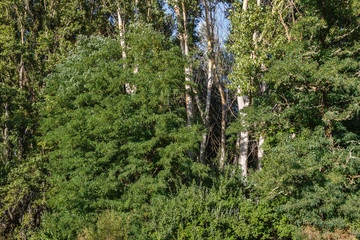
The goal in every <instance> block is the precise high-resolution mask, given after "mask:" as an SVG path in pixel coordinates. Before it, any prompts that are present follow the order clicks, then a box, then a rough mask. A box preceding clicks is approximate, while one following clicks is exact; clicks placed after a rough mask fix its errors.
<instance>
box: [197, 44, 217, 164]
mask: <svg viewBox="0 0 360 240" xmlns="http://www.w3.org/2000/svg"><path fill="white" fill-rule="evenodd" d="M209 46H211V42H210V41H209V40H208V47H209ZM213 83H214V78H213V62H212V61H211V59H210V58H209V59H208V68H207V87H206V99H205V112H204V127H205V129H206V130H208V129H209V117H210V105H211V94H212V85H213ZM207 137H208V133H207V132H205V133H204V134H203V135H202V140H201V145H200V157H199V158H200V161H201V162H202V161H204V157H205V149H206V143H207Z"/></svg>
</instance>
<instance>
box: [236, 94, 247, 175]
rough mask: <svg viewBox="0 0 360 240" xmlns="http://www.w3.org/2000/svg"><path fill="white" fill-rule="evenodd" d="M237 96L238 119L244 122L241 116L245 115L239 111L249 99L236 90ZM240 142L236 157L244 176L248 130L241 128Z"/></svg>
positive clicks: (245, 105) (245, 173) (245, 171)
mask: <svg viewBox="0 0 360 240" xmlns="http://www.w3.org/2000/svg"><path fill="white" fill-rule="evenodd" d="M238 93H239V96H238V97H237V102H238V108H239V117H240V118H241V119H240V121H241V122H242V123H243V124H244V122H243V120H242V118H244V117H245V114H244V113H242V112H241V111H242V110H243V109H244V108H245V107H247V106H249V100H248V98H247V97H246V96H241V92H240V91H238ZM238 141H239V142H240V144H239V147H240V148H239V149H238V150H239V157H238V165H239V166H240V168H241V170H242V175H243V176H244V177H246V176H247V172H248V152H249V132H248V131H247V130H242V131H241V132H240V139H238Z"/></svg>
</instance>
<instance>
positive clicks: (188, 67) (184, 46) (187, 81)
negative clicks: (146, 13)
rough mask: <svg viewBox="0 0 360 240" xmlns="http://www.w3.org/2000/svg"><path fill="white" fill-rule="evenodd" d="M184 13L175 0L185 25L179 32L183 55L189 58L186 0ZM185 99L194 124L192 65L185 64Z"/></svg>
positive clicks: (176, 11)
mask: <svg viewBox="0 0 360 240" xmlns="http://www.w3.org/2000/svg"><path fill="white" fill-rule="evenodd" d="M181 6H182V14H181V13H180V5H179V0H176V1H175V5H174V10H175V15H176V19H177V22H178V24H179V25H180V24H181V26H182V27H183V29H182V31H181V32H180V33H179V38H180V45H181V50H182V54H183V56H184V57H185V58H186V59H187V60H188V59H189V57H190V52H189V35H188V34H189V33H188V29H187V16H186V9H185V4H184V1H181ZM184 71H185V99H186V100H185V101H186V114H187V125H188V126H191V125H192V120H193V115H194V104H193V101H192V98H191V95H190V92H191V86H190V83H191V65H190V64H186V65H185V69H184Z"/></svg>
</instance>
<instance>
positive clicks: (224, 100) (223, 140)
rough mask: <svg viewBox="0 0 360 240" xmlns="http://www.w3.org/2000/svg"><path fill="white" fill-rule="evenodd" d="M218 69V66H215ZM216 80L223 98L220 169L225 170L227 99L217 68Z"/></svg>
mask: <svg viewBox="0 0 360 240" xmlns="http://www.w3.org/2000/svg"><path fill="white" fill-rule="evenodd" d="M215 67H216V65H215ZM214 75H215V80H216V83H217V86H218V89H219V92H220V98H221V141H220V168H221V169H222V168H224V165H225V161H226V154H225V152H226V150H225V148H226V135H225V131H226V98H225V91H224V87H223V85H222V84H221V82H220V80H219V78H218V75H217V73H216V68H215V74H214Z"/></svg>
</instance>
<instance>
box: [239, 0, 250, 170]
mask: <svg viewBox="0 0 360 240" xmlns="http://www.w3.org/2000/svg"><path fill="white" fill-rule="evenodd" d="M247 7H248V0H243V8H242V9H243V11H247ZM237 102H238V109H239V117H240V118H241V119H240V121H241V122H242V124H244V121H243V120H242V118H244V117H245V114H244V113H242V111H243V110H244V108H245V107H247V106H248V105H249V100H248V98H247V97H246V96H245V95H242V92H241V89H240V88H239V89H238V97H237ZM239 137H240V138H239ZM237 147H238V149H237V150H238V153H239V156H238V157H237V160H238V166H240V168H241V171H242V175H243V177H246V176H247V172H248V151H249V132H248V131H247V130H242V131H241V132H240V134H238V139H237Z"/></svg>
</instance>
